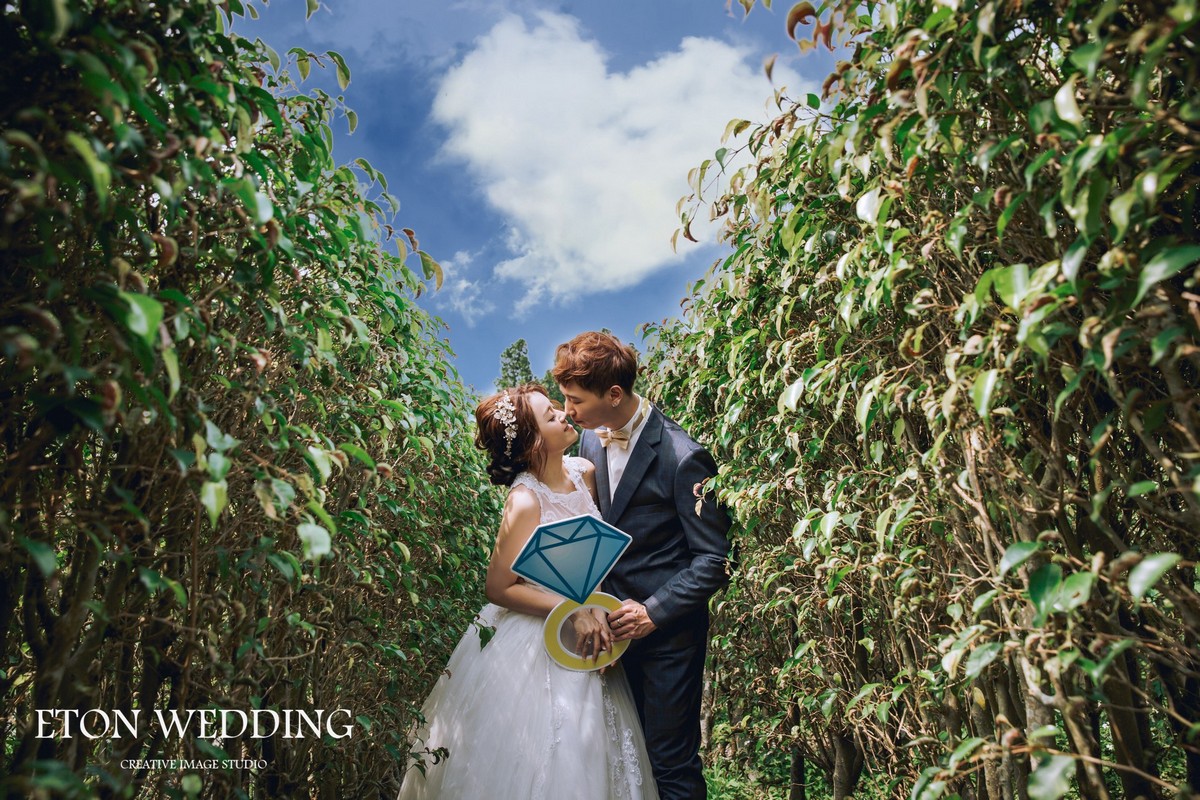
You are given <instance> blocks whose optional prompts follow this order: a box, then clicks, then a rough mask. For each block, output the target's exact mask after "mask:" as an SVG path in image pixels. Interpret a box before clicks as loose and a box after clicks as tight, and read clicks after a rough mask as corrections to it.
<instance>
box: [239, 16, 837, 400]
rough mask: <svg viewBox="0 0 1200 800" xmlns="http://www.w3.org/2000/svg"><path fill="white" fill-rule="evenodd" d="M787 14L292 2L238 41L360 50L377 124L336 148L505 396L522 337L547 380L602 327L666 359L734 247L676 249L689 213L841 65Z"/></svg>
mask: <svg viewBox="0 0 1200 800" xmlns="http://www.w3.org/2000/svg"><path fill="white" fill-rule="evenodd" d="M787 8H788V5H787V4H784V5H781V6H779V7H777V8H775V9H774V10H766V9H763V8H761V7H757V8H755V9H754V11H753V12H751V14H750V15H749V16H745V15H743V12H742V9H741V7H740V6H739V5H738V4H737V3H736V2H735V3H734V8H733V9H726V7H725V4H724V2H723V1H722V0H590V1H589V2H583V1H582V0H580V2H574V3H568V2H549V1H547V0H489V1H488V2H484V0H324V2H323V4H322V7H321V8H320V10H318V11H317V12H316V13H315V14H314V15H313V16H312V18H311V19H308V20H307V21H306V20H305V13H304V12H305V4H304V3H303V2H300V0H276V1H275V2H274V3H273V4H272V5H270V6H269V7H267V8H265V9H263V8H261V7H260V13H261V18H260V19H259V20H257V21H249V20H246V21H241V20H239V22H238V23H237V24H236V26H235V29H236V30H237V32H238V33H240V34H241V35H243V36H247V37H249V38H252V39H253V38H255V37H261V38H262V39H263V40H264V41H266V42H267V43H268V44H269V45H271V46H272V47H273V48H275V49H276V50H277V51H279V53H280V55H283V54H284V53H285V52H286V51H287V50H288V49H289V48H291V47H295V46H299V47H303V48H306V49H308V50H311V51H314V52H323V51H325V50H336V51H338V52H340V53H341V54H342V55H343V56H344V57H345V58H346V61H347V63H348V65H349V67H350V70H351V75H352V79H351V82H350V85H349V86H348V87H347V89H346V91H345V92H344V94H345V101H346V103H347V105H348V106H349V107H350V108H352V109H353V110H354V111H355V112H356V113H357V114H358V119H359V124H358V129H357V130H356V131H355V132H354V133H353V134H347V132H346V126H345V124H344V123H342V122H339V124H337V125H335V126H334V130H335V157H336V158H337V160H338V161H340V162H343V163H347V162H350V161H353V160H354V159H355V158H359V157H365V158H366V159H367V160H368V161H370V162H371V163H372V165H373V166H375V167H376V168H377V169H379V170H381V171H382V172H383V173H384V174H385V175H386V176H387V178H388V182H389V188H390V190H391V193H392V194H393V195H395V196H396V197H398V198H399V200H400V204H401V207H400V213H399V215H398V216H397V219H396V220H395V225H396V227H397V228H400V227H409V228H413V229H415V231H416V233H417V236H418V238H419V240H420V244H421V247H422V249H424V250H426V251H427V252H429V253H430V254H431V255H433V257H434V258H436V259H437V260H438V261H439V262H440V263H441V264H442V266H443V267H444V268H445V273H446V278H445V284H444V286H443V288H442V289H441V291H439V292H436V293H432V294H429V295H426V296H425V297H424V298H422V303H423V304H424V306H425V307H426V308H428V309H429V310H430V311H431V312H432V313H433V314H435V315H437V316H439V317H441V318H442V319H443V320H445V322H446V324H447V326H448V328H449V330H448V333H447V335H448V337H449V339H450V342H451V346H452V347H453V349H454V351H455V353H456V354H457V361H456V364H457V367H458V369H459V372H460V373H461V374H462V376H463V380H464V382H466V383H467V384H469V385H472V386H474V387H475V388H476V389H477V390H479V391H487V390H489V389H490V388H491V384H492V380H493V379H494V378H495V377H496V376H497V375H498V374H499V368H500V367H499V356H500V352H501V351H502V350H503V349H504V348H505V347H507V346H508V345H509V344H511V343H512V342H514V341H515V340H517V339H521V338H523V339H525V340H526V341H527V342H528V343H529V355H530V360H531V362H532V366H533V369H534V372H535V374H538V375H540V374H542V373H543V372H544V371H545V370H546V369H547V368H548V367H549V366H550V365H551V361H552V359H553V353H554V348H555V346H556V345H557V344H558V343H559V342H562V341H565V340H566V339H568V338H570V337H571V336H573V335H574V334H575V333H578V332H579V331H582V330H589V329H596V328H601V327H607V328H610V329H612V330H613V331H614V332H615V333H616V334H617V335H618V336H620V337H621V338H623V339H625V340H627V341H632V342H633V343H634V344H636V345H638V346H639V347H640V348H642V349H644V347H643V344H642V342H641V339H640V336H639V334H638V333H637V328H638V326H639V325H640V324H642V323H644V322H649V321H659V320H662V319H664V318H666V317H670V316H674V315H676V313H677V312H678V311H679V303H680V301H681V300H682V299H683V297H684V296H685V294H686V291H687V284H688V283H690V282H691V281H694V280H696V279H698V278H700V277H701V276H702V275H703V274H704V273H705V272H706V271H707V270H708V268H709V267H710V266H711V265H712V263H713V262H714V261H716V260H717V259H719V258H722V257H723V256H724V255H725V254H726V252H727V250H726V248H725V247H724V246H723V245H720V244H718V243H717V242H716V230H715V228H711V227H710V228H707V229H705V228H703V227H700V226H694V227H693V233H695V234H696V235H697V238H699V239H700V240H701V244H699V245H694V244H691V243H688V242H685V241H684V240H682V239H680V241H679V252H678V253H673V252H672V250H671V245H670V239H671V234H672V233H673V232H674V231H675V228H676V227H677V222H678V217H677V216H676V215H675V204H676V202H677V201H678V200H679V198H680V197H681V196H682V195H684V194H685V193H687V173H688V170H689V169H691V168H692V167H694V166H697V165H698V164H699V163H700V162H701V161H702V160H703V159H705V158H710V157H712V155H713V153H714V152H715V151H716V149H717V148H718V147H721V146H722V145H721V141H720V139H721V135H722V133H723V131H724V130H725V126H726V124H727V123H728V121H729V120H730V119H734V118H743V119H751V120H755V121H765V120H767V119H769V118H770V117H771V116H772V114H771V111H772V110H773V104H772V102H771V100H772V97H773V94H774V91H775V90H776V89H778V88H780V87H786V88H787V93H788V95H790V96H803V94H804V93H806V92H808V91H812V90H814V87H817V86H819V85H820V83H821V81H822V80H823V79H824V76H825V75H826V74H827V73H828V71H829V68H830V65H831V59H829V58H828V57H827V56H823V55H811V54H810V55H808V56H804V57H800V56H799V55H798V53H797V49H796V46H795V44H794V43H792V41H791V40H790V39H788V38H787V34H786V32H785V31H784V23H783V20H784V17H785V15H786V12H787ZM772 54H778V59H777V62H776V66H775V70H774V86H772V83H771V82H769V81H768V79H767V77H766V75H765V74H764V71H763V62H764V60H765V59H766V58H767V57H768V56H770V55H772ZM319 73H320V70H319V69H316V68H314V69H313V71H312V74H311V75H310V77H309V81H308V83H306V84H305V86H306V87H307V86H321V87H322V88H325V89H326V90H328V91H331V92H332V93H333V94H335V95H336V94H338V93H339V92H338V90H337V85H336V83H335V82H334V81H333V75H332V74H331V73H332V70H329V71H328V72H327V73H326V74H323V75H322V74H319ZM730 149H731V150H732V149H733V148H732V147H731V148H730ZM705 216H707V215H705ZM413 261H414V262H415V259H414V260H413Z"/></svg>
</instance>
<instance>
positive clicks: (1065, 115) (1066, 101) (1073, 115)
mask: <svg viewBox="0 0 1200 800" xmlns="http://www.w3.org/2000/svg"><path fill="white" fill-rule="evenodd" d="M1075 78H1076V76H1075V75H1072V76H1071V77H1070V78H1068V79H1067V82H1066V83H1064V84H1063V85H1062V86H1061V87H1059V90H1058V91H1057V92H1055V93H1054V113H1056V114H1058V117H1059V119H1061V120H1063V121H1064V122H1069V123H1071V124H1072V125H1077V126H1078V125H1083V114H1081V113H1080V111H1079V104H1078V103H1076V102H1075Z"/></svg>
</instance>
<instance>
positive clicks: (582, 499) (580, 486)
mask: <svg viewBox="0 0 1200 800" xmlns="http://www.w3.org/2000/svg"><path fill="white" fill-rule="evenodd" d="M563 465H564V466H566V468H567V474H568V475H570V476H571V482H572V483H574V484H575V491H573V492H567V493H565V494H564V493H562V492H556V491H554V490H552V489H551V488H550V487H549V486H547V485H546V484H544V483H542V482H541V481H539V480H538V479H537V478H535V477H533V474H532V473H529V472H522V473H521V474H520V475H518V476H517V479H516V480H514V481H513V484H512V485H513V487H514V488H516V487H517V486H524V487H525V488H527V489H529V490H531V491H532V492H533V493H534V494H535V495H537V498H538V502H539V503H540V504H541V508H542V517H541V524H543V525H545V524H546V523H547V522H556V521H558V520H560V519H566V518H567V517H577V516H579V515H580V514H591V515H592V516H593V517H599V516H600V509H598V508H597V507H596V503H595V501H594V500H592V493H591V492H590V491H588V488H587V484H586V483H584V480H583V471H584V468H585V467H586V466H587V465H588V462H587V460H586V459H582V458H564V459H563Z"/></svg>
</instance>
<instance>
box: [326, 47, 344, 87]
mask: <svg viewBox="0 0 1200 800" xmlns="http://www.w3.org/2000/svg"><path fill="white" fill-rule="evenodd" d="M325 52H326V55H328V56H329V57H330V58H331V59H333V63H334V65H336V67H337V82H338V86H340V87H341V88H342V91H345V89H346V87H347V86H349V85H350V68H349V67H347V66H346V59H344V58H342V54H341V53H338V52H337V51H335V50H327V51H325Z"/></svg>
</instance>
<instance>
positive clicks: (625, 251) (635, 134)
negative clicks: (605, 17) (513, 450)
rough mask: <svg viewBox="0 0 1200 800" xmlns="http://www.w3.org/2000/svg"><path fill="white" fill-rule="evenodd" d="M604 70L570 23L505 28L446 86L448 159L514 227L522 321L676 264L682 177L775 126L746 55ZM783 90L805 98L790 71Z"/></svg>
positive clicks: (705, 48)
mask: <svg viewBox="0 0 1200 800" xmlns="http://www.w3.org/2000/svg"><path fill="white" fill-rule="evenodd" d="M607 61H608V59H607V56H606V54H605V52H604V51H603V50H602V49H601V47H600V46H599V45H598V44H597V43H596V42H594V41H590V40H587V39H585V38H584V37H583V35H582V34H581V32H580V30H579V27H578V24H577V22H576V20H574V19H573V18H571V17H568V16H564V15H561V14H551V13H543V14H540V15H538V16H537V17H536V20H535V21H534V22H532V23H529V24H527V23H526V22H525V21H523V20H522V19H520V18H518V17H516V16H509V17H506V18H505V19H504V20H503V21H501V22H500V23H499V24H497V25H496V26H495V27H494V28H492V30H491V31H490V32H489V33H488V34H487V35H486V36H484V37H482V38H481V39H479V40H478V41H477V42H476V44H475V46H474V48H473V49H472V50H471V52H470V53H469V54H468V55H467V56H466V57H465V58H464V59H463V60H462V62H461V63H459V64H458V65H456V66H455V67H454V68H453V69H451V70H450V71H449V73H448V74H447V75H446V78H445V79H444V80H443V82H442V84H441V86H440V89H439V92H438V96H437V99H436V101H435V103H434V109H433V115H434V119H436V120H437V121H438V122H439V123H441V124H442V125H444V126H445V127H446V129H447V131H448V136H447V140H446V143H445V152H446V153H447V154H448V155H450V156H451V157H453V158H456V159H460V160H462V161H464V162H466V164H467V165H468V167H469V169H470V170H471V172H472V174H473V175H474V176H475V177H476V178H477V179H478V180H479V182H480V185H481V188H482V190H483V192H484V193H485V196H486V198H487V200H488V202H489V203H490V204H491V205H492V206H494V207H495V208H496V209H497V210H498V211H499V212H500V213H501V214H503V215H504V217H505V218H506V219H507V222H508V224H509V226H510V234H509V241H508V245H509V248H510V250H511V253H512V257H511V258H509V259H507V260H505V261H503V262H501V263H500V264H498V265H497V266H496V268H495V273H496V275H497V276H499V277H501V278H504V279H508V280H514V281H519V282H521V283H522V284H524V286H525V290H526V294H525V297H524V299H523V300H522V301H521V303H519V304H518V306H517V311H518V313H520V312H522V311H524V310H528V308H530V307H531V306H532V305H533V304H535V303H537V302H539V301H541V300H544V299H549V300H552V301H553V300H562V299H565V298H567V297H571V296H575V295H578V294H590V293H594V292H601V291H606V290H616V289H623V288H628V287H630V286H634V285H636V284H637V283H639V282H640V281H641V280H643V279H644V278H646V277H647V276H649V275H650V274H651V273H653V272H655V271H657V270H660V269H663V268H666V267H668V266H670V265H671V264H673V263H676V262H678V261H679V260H680V259H681V258H682V256H678V255H675V254H673V253H672V252H671V246H670V238H671V234H672V233H673V232H674V231H675V229H676V228H677V227H678V218H677V217H676V215H675V204H676V202H678V200H679V198H680V197H681V196H682V195H684V194H686V193H687V173H688V170H690V169H691V168H692V167H694V166H697V165H698V164H699V163H700V162H701V161H702V160H704V159H705V158H711V157H712V155H713V153H714V151H715V150H716V149H717V148H718V147H719V146H720V137H721V134H722V132H723V131H724V129H725V126H726V124H727V123H728V121H729V120H730V119H733V118H745V119H752V120H765V119H767V118H768V112H767V109H766V101H767V100H768V99H769V98H770V97H771V93H772V87H771V85H770V84H769V83H768V82H767V80H766V77H765V76H764V75H763V73H762V69H761V65H760V64H759V63H758V61H757V59H756V58H755V57H752V56H751V55H750V51H749V50H747V49H743V48H739V47H737V46H734V45H730V44H728V43H725V42H721V41H717V40H714V39H702V38H686V39H684V40H682V41H681V42H680V44H679V46H678V48H677V49H675V50H674V51H672V52H669V53H666V54H664V55H662V56H660V57H658V58H657V59H655V60H653V61H650V62H648V63H645V64H642V65H640V66H637V67H635V68H633V69H631V70H629V71H627V72H614V71H611V70H610V69H609V67H608V63H607ZM775 79H776V82H777V83H778V82H782V83H786V84H787V85H788V86H790V87H792V88H793V89H795V90H797V91H800V90H801V89H802V86H801V81H800V79H799V78H798V77H797V76H795V74H794V73H791V72H790V71H788V70H787V69H786V68H782V67H780V68H777V69H776V71H775ZM693 233H696V234H697V235H699V234H700V231H699V229H698V228H693ZM682 244H683V242H682V240H681V245H682ZM680 249H681V250H682V249H683V248H682V246H681V248H680Z"/></svg>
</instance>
